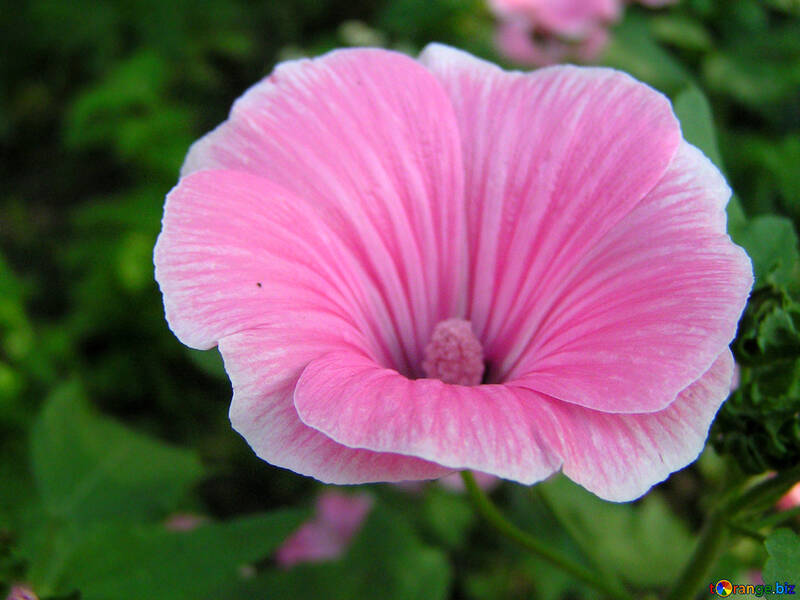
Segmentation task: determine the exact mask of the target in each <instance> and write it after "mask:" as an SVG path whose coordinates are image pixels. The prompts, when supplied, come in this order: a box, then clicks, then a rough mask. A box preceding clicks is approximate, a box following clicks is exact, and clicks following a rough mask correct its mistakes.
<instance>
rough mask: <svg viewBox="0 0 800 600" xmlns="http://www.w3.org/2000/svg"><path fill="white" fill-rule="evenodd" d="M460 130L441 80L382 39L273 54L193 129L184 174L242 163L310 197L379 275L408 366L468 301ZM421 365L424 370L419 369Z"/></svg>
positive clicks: (382, 311) (392, 331)
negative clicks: (277, 57) (201, 127)
mask: <svg viewBox="0 0 800 600" xmlns="http://www.w3.org/2000/svg"><path fill="white" fill-rule="evenodd" d="M460 165H461V157H460V147H459V134H458V130H457V125H456V122H455V117H454V115H453V109H452V106H451V104H450V101H449V99H448V98H447V96H446V94H445V93H444V90H443V89H442V87H441V85H440V84H439V83H438V82H437V81H436V79H435V78H434V77H433V76H432V75H431V74H430V73H429V72H428V71H427V70H426V69H425V68H423V67H422V66H421V65H420V64H419V63H417V62H416V61H414V60H412V59H410V58H408V57H406V56H404V55H402V54H399V53H394V52H388V51H382V50H360V49H359V50H349V51H336V52H331V53H329V54H327V55H325V56H324V57H321V58H319V59H316V60H313V61H310V60H300V61H293V62H288V63H283V64H281V65H279V66H278V67H277V68H276V69H275V71H274V73H273V74H272V75H270V76H269V77H267V78H266V79H264V80H263V81H262V82H260V83H259V84H257V85H255V86H254V87H253V88H251V89H250V90H249V91H248V92H247V93H246V94H245V95H244V96H242V98H240V99H239V100H238V101H237V102H236V103H235V105H234V107H233V109H232V111H231V115H230V117H229V119H228V120H227V121H226V122H225V123H223V124H222V125H220V126H219V127H218V128H217V129H216V130H214V131H213V132H212V133H210V134H209V135H207V136H206V137H204V138H202V139H201V140H199V141H198V142H197V143H195V145H194V146H193V147H192V149H191V150H190V152H189V156H188V157H187V159H186V163H185V164H184V168H183V174H184V175H186V174H188V173H190V172H193V171H196V170H199V169H211V168H223V169H231V170H243V171H247V172H250V173H254V174H257V175H259V176H261V177H265V178H267V179H269V180H270V181H271V182H273V183H276V184H278V185H280V186H282V187H284V188H285V189H287V190H289V191H291V192H294V193H295V194H296V195H297V196H298V197H301V198H303V199H305V200H307V201H308V202H309V203H311V204H313V205H314V206H315V207H317V210H318V212H319V213H320V214H321V215H323V217H324V219H325V221H326V222H327V223H329V224H330V225H331V227H332V228H334V229H335V230H336V231H337V232H339V234H340V237H341V238H342V239H343V240H344V241H345V244H346V245H347V246H348V248H349V249H350V251H351V253H352V254H353V255H354V256H356V257H357V260H358V261H359V262H360V264H361V265H362V267H363V269H364V271H365V273H366V276H367V277H369V279H370V280H371V282H373V283H374V287H375V290H376V292H377V293H378V294H379V295H380V297H379V299H378V300H377V304H379V305H380V306H376V316H377V318H379V319H381V320H383V321H385V324H384V325H382V327H385V328H386V329H385V333H386V336H387V337H390V338H392V339H393V340H397V343H398V345H399V346H401V347H402V348H403V349H404V350H405V351H406V352H407V353H408V354H409V355H408V356H406V357H404V359H403V363H404V364H403V365H396V366H397V367H398V368H401V370H404V371H405V372H407V373H414V369H415V368H416V365H418V363H419V358H420V356H421V352H422V350H423V348H424V346H425V344H426V343H427V336H428V335H429V334H430V332H431V330H432V329H433V327H434V325H435V324H436V323H437V322H438V321H439V320H441V319H443V318H447V317H448V316H452V314H458V313H459V312H461V311H463V293H461V290H462V287H463V284H464V267H463V265H465V261H464V252H465V247H466V238H465V236H464V214H463V209H462V204H461V200H462V196H463V176H462V169H461V166H460ZM414 374H419V373H414Z"/></svg>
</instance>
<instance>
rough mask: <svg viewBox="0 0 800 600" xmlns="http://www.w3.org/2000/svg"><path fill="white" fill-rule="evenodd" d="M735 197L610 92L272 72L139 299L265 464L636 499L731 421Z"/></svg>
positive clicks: (312, 70)
mask: <svg viewBox="0 0 800 600" xmlns="http://www.w3.org/2000/svg"><path fill="white" fill-rule="evenodd" d="M729 195H730V190H729V189H728V187H727V185H726V184H725V181H724V180H723V178H722V176H721V175H720V173H719V172H718V171H717V170H716V169H715V168H714V167H713V165H712V164H711V163H710V162H709V161H708V160H707V159H706V158H705V156H703V155H702V153H701V152H700V151H699V150H697V149H696V148H694V147H693V146H691V145H689V144H688V143H686V142H685V141H683V140H682V138H681V132H680V127H679V125H678V122H677V120H676V119H675V116H674V115H673V113H672V110H671V107H670V104H669V101H668V100H667V99H666V98H664V97H663V96H662V95H660V94H659V93H657V92H655V91H654V90H652V89H651V88H649V87H647V86H645V85H643V84H640V83H638V82H636V81H635V80H633V79H631V78H630V77H628V76H627V75H625V74H623V73H619V72H616V71H613V70H610V69H601V68H579V67H553V68H550V69H542V70H540V71H536V72H534V73H530V74H522V73H506V72H504V71H502V70H500V69H499V68H497V67H495V66H494V65H491V64H489V63H486V62H483V61H481V60H478V59H476V58H474V57H472V56H470V55H468V54H466V53H464V52H460V51H458V50H454V49H452V48H448V47H445V46H440V45H432V46H429V47H428V48H427V49H426V50H425V51H424V52H423V53H422V55H421V56H420V58H419V61H414V60H412V59H410V58H408V57H406V56H404V55H402V54H399V53H394V52H390V51H385V50H369V49H353V50H341V51H335V52H331V53H329V54H327V55H325V56H323V57H320V58H317V59H314V60H301V61H294V62H289V63H284V64H282V65H280V66H278V67H277V69H276V70H275V72H274V73H273V74H272V75H271V76H269V77H268V78H266V79H265V80H264V81H262V82H260V83H258V84H257V85H255V86H254V87H253V88H252V89H250V90H249V91H248V92H247V93H246V94H245V95H244V96H243V97H242V98H240V99H239V100H238V101H237V102H236V104H235V105H234V107H233V110H232V112H231V115H230V117H229V119H228V120H227V121H226V122H225V123H223V124H222V125H220V126H219V127H218V128H217V129H215V130H214V131H213V132H211V133H210V134H208V135H207V136H205V137H204V138H202V139H201V140H199V141H198V142H196V143H195V145H194V146H193V147H192V148H191V150H190V152H189V155H188V157H187V159H186V162H185V164H184V167H183V171H182V179H181V180H180V182H179V183H178V185H177V186H176V188H175V189H174V190H173V191H172V192H171V193H170V194H169V196H168V198H167V203H166V207H165V214H164V220H163V230H162V233H161V236H160V237H159V240H158V244H157V246H156V250H155V263H156V277H157V279H158V281H159V284H160V286H161V290H162V292H163V295H164V303H165V307H166V314H167V320H168V321H169V324H170V327H171V328H172V330H173V331H174V332H175V334H176V335H177V336H178V338H179V339H180V340H181V341H183V342H184V343H185V344H187V345H189V346H192V347H194V348H200V349H207V348H211V347H213V346H215V345H218V346H219V349H220V351H221V353H222V356H223V358H224V361H225V368H226V370H227V372H228V374H229V376H230V378H231V381H232V383H233V403H232V405H231V410H230V416H231V420H232V422H233V425H234V427H235V428H236V429H237V430H238V431H239V433H241V434H242V435H243V436H244V438H245V439H246V440H247V441H248V442H249V443H250V445H251V446H252V447H253V448H254V450H255V451H256V453H257V454H258V455H259V456H260V457H262V458H263V459H264V460H266V461H268V462H270V463H272V464H275V465H279V466H282V467H285V468H289V469H292V470H294V471H296V472H298V473H302V474H306V475H312V476H314V477H316V478H318V479H320V480H323V481H326V482H329V483H362V482H370V481H403V480H414V479H430V478H437V477H441V476H443V475H446V474H448V473H450V472H451V471H453V470H458V469H473V470H477V471H483V472H485V473H489V474H491V475H496V476H498V477H501V478H505V479H511V480H515V481H518V482H521V483H525V484H531V483H534V482H537V481H540V480H542V479H544V478H546V477H548V476H549V475H551V474H552V473H554V472H555V471H557V470H559V469H561V470H563V472H564V473H565V474H566V475H567V476H568V477H570V478H572V479H573V480H574V481H576V482H578V483H579V484H581V485H583V486H584V487H586V488H588V489H589V490H591V491H593V492H594V493H596V494H597V495H599V496H601V497H604V498H608V499H612V500H630V499H632V498H636V497H637V496H639V495H641V494H643V493H644V492H645V491H646V490H647V489H648V488H649V487H650V486H652V485H653V484H655V483H656V482H659V481H661V480H663V479H664V478H665V477H667V475H668V474H669V473H671V472H672V471H674V470H676V469H680V468H682V467H683V466H685V465H686V464H688V463H689V462H691V461H693V460H694V459H695V458H696V457H697V455H698V453H699V452H700V450H701V449H702V448H703V445H704V443H705V439H706V436H707V432H708V427H709V424H710V422H711V420H712V419H713V417H714V414H715V413H716V411H717V409H718V408H719V406H720V404H721V403H722V402H723V400H724V399H725V398H726V397H727V395H728V391H729V388H730V382H731V378H732V372H733V360H732V357H731V353H730V351H729V349H728V344H729V343H730V341H731V340H732V339H733V337H734V334H735V332H736V324H737V321H738V319H739V316H740V314H741V312H742V310H743V307H744V305H745V302H746V299H747V296H748V292H749V289H750V286H751V283H752V272H751V266H750V261H749V259H748V258H747V255H746V254H745V253H744V252H743V251H742V249H741V248H739V247H737V246H735V245H734V244H733V243H732V242H731V241H730V238H729V237H728V236H727V234H726V232H725V227H726V217H725V205H726V203H727V201H728V198H729ZM476 346H479V347H480V358H479V359H478V360H479V361H482V362H483V364H484V370H483V373H482V374H481V376H480V381H481V382H482V383H481V384H480V385H468V384H473V383H476V381H477V377H476V375H475V369H476V367H475V360H476ZM426 364H427V365H428V369H430V370H426V368H425V365H426ZM459 372H460V373H461V374H462V375H463V377H464V380H463V381H461V382H459V381H453V380H452V379H451V380H450V382H449V383H445V382H444V381H442V380H441V379H440V377H445V376H446V377H448V378H449V377H450V375H448V374H453V373H459Z"/></svg>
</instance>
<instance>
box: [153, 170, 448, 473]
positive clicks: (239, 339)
mask: <svg viewBox="0 0 800 600" xmlns="http://www.w3.org/2000/svg"><path fill="white" fill-rule="evenodd" d="M155 259H156V266H157V277H158V280H159V283H160V285H161V289H162V292H163V293H164V298H165V306H166V311H167V318H168V320H169V323H170V326H171V327H172V329H173V331H175V333H176V335H178V337H179V338H180V339H181V340H182V341H184V342H185V343H187V344H189V345H192V346H194V347H198V348H207V347H209V346H211V345H214V344H216V343H218V344H219V348H220V351H221V352H222V355H223V358H224V359H225V368H226V370H227V372H228V375H229V376H230V378H231V382H232V383H233V387H234V399H233V403H232V405H231V420H232V422H233V425H234V427H235V428H236V429H237V430H238V431H239V432H240V433H241V434H242V435H243V436H244V437H245V439H247V440H248V442H249V443H250V445H251V446H253V448H254V450H255V451H256V453H257V454H258V455H259V456H261V457H262V458H264V459H265V460H268V461H269V462H271V463H272V464H275V465H279V466H283V467H286V468H290V469H292V470H294V471H297V472H300V473H306V474H310V475H315V476H316V477H318V478H322V479H325V480H327V481H330V482H337V483H353V482H355V481H373V480H376V479H379V480H387V481H394V480H405V479H426V478H431V477H436V476H440V475H442V474H444V473H447V472H448V470H447V469H444V468H442V467H440V466H438V465H431V464H428V463H424V462H423V461H420V460H417V459H413V458H408V457H398V456H393V455H390V454H376V453H371V452H364V451H354V450H351V449H349V448H345V447H343V446H340V445H338V444H336V443H334V442H333V441H332V440H330V439H329V438H327V437H325V436H323V435H321V434H319V433H317V432H316V431H314V430H313V429H310V428H308V427H305V426H304V425H303V424H302V423H301V422H300V420H299V419H298V416H297V412H296V411H295V409H294V407H293V404H292V392H293V389H294V385H295V383H296V381H297V378H298V376H299V375H300V373H301V371H302V369H303V368H304V367H305V365H306V364H308V362H309V361H311V360H312V359H314V358H315V357H317V356H319V354H320V353H325V352H329V351H332V350H334V349H342V348H357V349H358V350H359V351H360V352H364V353H367V354H369V355H370V356H372V360H387V361H389V360H391V359H392V356H391V351H390V350H388V349H387V345H386V344H385V343H384V342H383V338H382V337H381V336H382V332H381V330H380V327H376V325H377V324H378V323H379V322H376V321H375V317H376V315H378V314H380V313H379V312H376V311H377V308H375V306H374V304H375V296H376V294H375V292H374V290H372V291H370V288H369V280H368V279H367V278H365V277H364V276H363V274H362V273H361V271H360V268H359V265H358V264H357V263H356V261H355V258H354V257H353V256H352V255H351V254H350V253H349V251H348V250H347V248H346V247H344V245H343V244H342V242H341V240H340V239H339V238H338V237H337V234H336V232H334V231H332V230H331V229H330V228H328V227H327V226H326V225H325V224H324V223H323V222H322V220H321V219H320V218H319V217H318V215H317V214H316V212H315V210H314V207H313V206H311V205H310V204H309V203H308V202H306V201H304V200H303V199H301V198H298V197H295V196H294V195H293V194H291V193H290V192H287V191H286V190H284V189H282V188H280V187H279V186H276V185H275V184H272V183H270V182H269V181H267V180H265V179H262V178H260V177H256V176H254V175H251V174H249V173H244V172H234V171H202V172H199V173H195V174H193V175H189V176H187V177H185V178H183V179H182V180H181V182H180V184H179V185H178V187H177V188H176V189H175V190H173V192H172V193H171V194H170V196H169V198H168V200H167V206H166V209H165V215H164V222H163V231H162V234H161V237H160V239H159V243H158V246H157V248H156V256H155ZM365 282H366V283H365ZM370 332H372V334H370Z"/></svg>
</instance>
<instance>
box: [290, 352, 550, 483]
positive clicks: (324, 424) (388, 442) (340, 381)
mask: <svg viewBox="0 0 800 600" xmlns="http://www.w3.org/2000/svg"><path fill="white" fill-rule="evenodd" d="M533 397H534V394H533V393H532V392H528V391H527V390H521V391H520V394H517V393H516V392H515V391H514V390H512V389H510V388H508V387H506V386H503V385H481V386H472V387H467V386H459V385H449V384H445V383H443V382H441V381H439V380H437V379H417V380H409V379H407V378H405V377H403V376H402V375H399V374H398V373H397V372H395V371H392V370H390V369H384V368H381V367H379V366H377V365H375V363H374V362H372V361H370V360H369V359H368V358H366V357H364V356H363V355H359V354H358V353H355V352H335V353H331V354H328V355H326V356H324V357H322V358H319V359H317V360H314V361H312V362H311V363H310V364H309V365H308V367H306V369H305V370H304V371H303V374H302V375H301V376H300V380H299V381H298V383H297V388H296V389H295V393H294V403H295V407H296V408H297V411H298V414H299V415H300V418H301V419H302V420H303V422H304V423H306V424H307V425H309V426H310V427H313V428H315V429H318V430H319V431H321V432H322V433H324V434H325V435H327V436H329V437H330V438H331V439H333V440H335V441H336V442H338V443H340V444H343V445H345V446H348V447H352V448H364V449H369V450H374V451H377V452H393V453H399V454H405V455H409V456H417V457H420V458H422V459H425V460H429V461H432V462H435V463H438V464H441V465H443V466H446V467H450V468H451V469H475V470H478V471H484V472H486V473H491V474H493V475H498V476H500V477H504V478H507V479H513V480H516V481H519V482H521V483H527V484H530V483H535V482H537V481H541V480H542V479H544V478H545V477H547V476H549V475H550V474H552V473H553V472H554V471H555V470H557V469H558V466H559V464H560V461H559V460H558V458H557V457H556V456H555V455H554V454H553V453H552V452H551V451H550V450H549V449H548V447H547V446H546V445H545V444H544V443H543V441H542V433H541V429H540V427H541V426H542V424H545V425H547V424H549V421H548V419H549V417H548V415H547V414H546V413H543V419H544V420H543V421H541V422H537V421H536V420H535V416H536V413H535V411H532V410H531V407H530V406H529V405H528V404H527V402H528V401H527V400H526V398H533Z"/></svg>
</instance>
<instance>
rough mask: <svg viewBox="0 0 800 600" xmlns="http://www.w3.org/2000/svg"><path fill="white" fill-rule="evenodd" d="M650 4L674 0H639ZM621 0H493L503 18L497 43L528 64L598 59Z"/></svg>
mask: <svg viewBox="0 0 800 600" xmlns="http://www.w3.org/2000/svg"><path fill="white" fill-rule="evenodd" d="M640 1H641V3H642V4H645V5H647V6H650V7H658V6H664V5H666V4H671V3H673V2H674V1H675V0H640ZM623 4H624V3H623V1H622V0H489V6H490V8H491V9H492V12H494V14H495V15H496V16H497V18H498V20H499V24H498V26H497V31H496V33H495V44H496V45H497V49H498V50H499V51H500V53H501V54H503V55H504V56H506V58H508V59H510V60H512V61H514V62H517V63H520V64H524V65H529V66H544V65H551V64H555V63H559V62H562V61H565V60H567V59H577V60H581V61H584V62H590V61H593V60H594V59H596V58H597V57H598V56H599V54H600V52H601V51H602V50H603V48H604V47H605V45H606V43H607V42H608V27H609V26H610V25H611V24H612V23H615V22H616V21H618V20H619V19H620V18H621V16H622V11H623Z"/></svg>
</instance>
